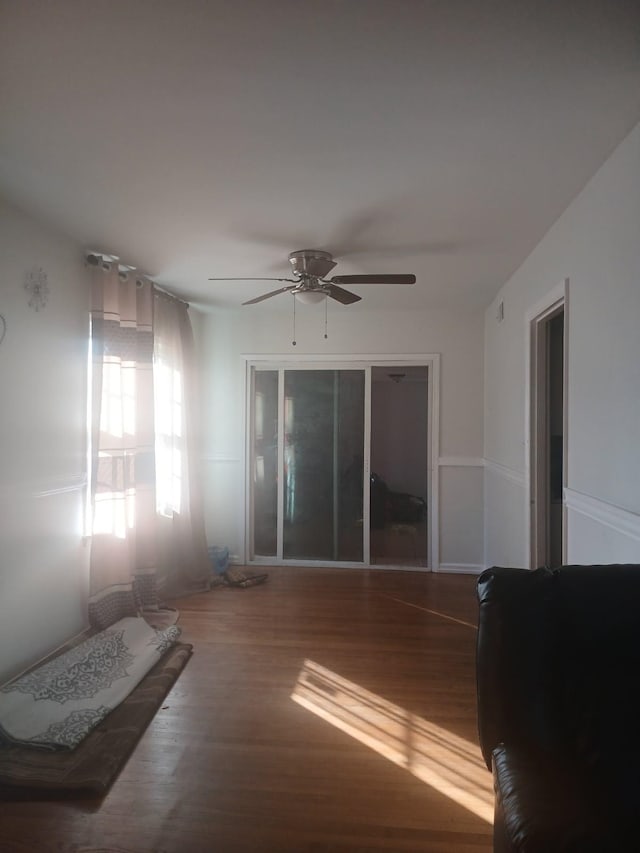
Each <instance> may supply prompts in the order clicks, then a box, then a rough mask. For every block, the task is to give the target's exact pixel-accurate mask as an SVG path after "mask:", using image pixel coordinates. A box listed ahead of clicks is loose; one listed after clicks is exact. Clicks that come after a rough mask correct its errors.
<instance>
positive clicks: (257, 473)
mask: <svg viewBox="0 0 640 853" xmlns="http://www.w3.org/2000/svg"><path fill="white" fill-rule="evenodd" d="M253 377H254V391H253V423H252V430H253V453H252V462H253V472H252V473H253V554H254V556H260V557H275V556H277V553H278V371H277V370H257V371H255V372H254V374H253Z"/></svg>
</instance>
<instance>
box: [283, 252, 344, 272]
mask: <svg viewBox="0 0 640 853" xmlns="http://www.w3.org/2000/svg"><path fill="white" fill-rule="evenodd" d="M289 263H290V264H291V267H292V269H293V274H294V275H295V277H296V278H303V279H304V278H307V277H311V278H325V277H326V276H327V274H328V273H329V272H331V270H332V269H333V268H334V267H335V265H336V262H335V261H334V260H333V257H332V255H331V254H330V253H329V252H323V251H321V250H320V249H299V250H298V251H296V252H291V254H290V255H289Z"/></svg>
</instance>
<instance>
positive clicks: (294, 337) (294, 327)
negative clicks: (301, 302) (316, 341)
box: [291, 293, 296, 347]
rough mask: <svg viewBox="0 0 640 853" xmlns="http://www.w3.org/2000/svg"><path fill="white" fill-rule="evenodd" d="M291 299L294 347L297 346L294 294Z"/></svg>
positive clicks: (292, 343)
mask: <svg viewBox="0 0 640 853" xmlns="http://www.w3.org/2000/svg"><path fill="white" fill-rule="evenodd" d="M291 297H292V299H293V340H292V341H291V346H293V347H294V346H295V345H296V298H295V296H294V295H293V293H292V294H291Z"/></svg>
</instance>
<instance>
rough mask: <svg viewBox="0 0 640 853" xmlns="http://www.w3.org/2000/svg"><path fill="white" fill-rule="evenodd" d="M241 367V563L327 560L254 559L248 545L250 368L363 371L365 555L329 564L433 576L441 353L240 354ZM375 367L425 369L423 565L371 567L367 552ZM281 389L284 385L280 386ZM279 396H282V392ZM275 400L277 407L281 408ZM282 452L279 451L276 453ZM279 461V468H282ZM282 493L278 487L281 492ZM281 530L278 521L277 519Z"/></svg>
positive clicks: (250, 510)
mask: <svg viewBox="0 0 640 853" xmlns="http://www.w3.org/2000/svg"><path fill="white" fill-rule="evenodd" d="M241 358H242V360H243V362H244V382H245V394H244V401H245V402H244V413H243V414H244V417H243V423H244V434H245V454H244V472H243V488H244V500H243V506H244V524H243V529H244V542H243V555H242V560H243V563H245V564H246V565H277V566H280V565H285V566H286V565H296V566H326V565H327V561H322V560H288V559H278V557H252V556H251V543H252V536H253V500H252V490H251V481H250V477H251V470H252V466H251V458H252V438H253V436H252V431H251V405H252V395H253V376H254V368H259V369H261V370H287V369H292V368H297V369H301V370H314V369H315V370H331V369H344V370H364V371H365V412H364V419H365V436H364V453H365V460H364V462H365V464H364V473H363V504H364V505H363V527H364V550H363V560H362V562H346V561H337V562H333V561H331V566H332V567H336V568H364V569H407V568H411V569H412V570H414V571H423V572H424V571H432V572H437V571H438V568H439V553H440V544H439V535H438V534H439V494H438V485H439V483H438V481H439V477H438V459H439V454H440V354H439V353H418V354H416V355H398V354H397V353H394V354H388V355H385V354H382V355H381V354H377V353H376V354H362V355H360V354H358V355H351V354H335V355H318V354H310V355H304V356H302V355H291V354H269V355H266V354H243V355H242V356H241ZM373 367H391V368H396V367H398V368H401V367H426V368H427V370H428V384H427V408H428V411H427V437H426V440H427V541H428V551H427V566H426V567H416V566H412V567H407V566H402V565H398V566H387V565H385V566H379V565H376V564H373V565H372V564H371V553H370V541H369V540H370V531H369V512H370V507H369V493H370V473H371V472H370V461H371V460H370V456H371V453H370V451H371V369H372V368H373ZM279 387H280V389H281V388H282V383H280V385H279ZM279 393H282V392H281V391H280V392H279ZM280 402H281V401H279V405H280ZM279 452H281V448H280V450H279ZM280 461H281V460H279V465H280ZM280 488H282V485H281V483H279V489H280ZM278 506H281V501H280V495H278ZM278 524H279V527H280V526H281V524H282V519H281V518H279V522H278ZM278 552H279V553H281V533H280V530H279V531H278Z"/></svg>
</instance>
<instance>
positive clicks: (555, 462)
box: [530, 297, 567, 568]
mask: <svg viewBox="0 0 640 853" xmlns="http://www.w3.org/2000/svg"><path fill="white" fill-rule="evenodd" d="M565 313H566V311H565V299H564V297H563V298H562V299H560V300H558V301H556V302H555V303H554V304H553V305H551V306H550V307H549V308H548V309H547V310H545V311H543V312H542V313H541V314H539V315H538V316H536V317H535V318H534V319H533V320H532V322H531V336H530V340H531V404H530V413H531V424H530V435H531V459H530V472H531V476H530V507H531V518H530V524H531V527H530V529H531V554H530V565H531V568H537V567H539V566H547V567H548V568H557V567H558V566H561V565H562V564H563V563H564V562H565V560H566V516H565V511H564V488H565V486H566V466H567V428H566V427H567V404H566V401H567V394H566V363H567V357H566V333H565V321H566V317H565Z"/></svg>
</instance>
